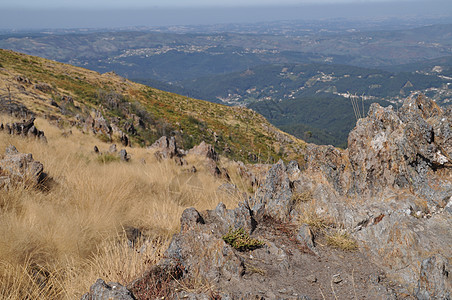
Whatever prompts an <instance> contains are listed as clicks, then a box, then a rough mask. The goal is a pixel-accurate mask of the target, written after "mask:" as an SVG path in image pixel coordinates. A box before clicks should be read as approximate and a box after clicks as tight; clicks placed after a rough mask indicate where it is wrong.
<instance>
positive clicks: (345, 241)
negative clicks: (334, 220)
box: [325, 229, 358, 251]
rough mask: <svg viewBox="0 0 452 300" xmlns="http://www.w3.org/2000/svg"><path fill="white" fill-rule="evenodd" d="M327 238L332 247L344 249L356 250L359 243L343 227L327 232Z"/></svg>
mask: <svg viewBox="0 0 452 300" xmlns="http://www.w3.org/2000/svg"><path fill="white" fill-rule="evenodd" d="M325 238H326V242H327V244H328V245H329V246H330V247H333V248H336V249H340V250H343V251H355V250H357V249H358V243H357V242H356V241H355V240H353V239H352V238H351V237H350V235H349V234H348V233H347V232H345V231H343V230H341V229H336V230H331V231H329V232H327V233H326V235H325Z"/></svg>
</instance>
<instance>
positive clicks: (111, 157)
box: [97, 153, 119, 164]
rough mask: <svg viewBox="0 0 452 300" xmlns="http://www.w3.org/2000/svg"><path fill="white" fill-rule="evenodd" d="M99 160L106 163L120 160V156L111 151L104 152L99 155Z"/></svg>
mask: <svg viewBox="0 0 452 300" xmlns="http://www.w3.org/2000/svg"><path fill="white" fill-rule="evenodd" d="M97 161H98V162H100V163H102V164H106V163H110V162H114V161H119V157H118V156H117V155H115V154H111V153H102V154H100V155H99V156H98V157H97Z"/></svg>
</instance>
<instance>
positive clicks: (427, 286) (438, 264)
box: [416, 254, 452, 300]
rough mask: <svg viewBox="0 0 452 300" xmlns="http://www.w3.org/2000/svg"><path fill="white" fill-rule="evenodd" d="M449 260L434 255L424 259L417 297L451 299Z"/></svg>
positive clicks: (451, 283)
mask: <svg viewBox="0 0 452 300" xmlns="http://www.w3.org/2000/svg"><path fill="white" fill-rule="evenodd" d="M451 276H452V274H451V269H450V265H449V261H448V260H447V258H445V257H443V256H442V255H438V254H437V255H434V256H431V257H429V258H427V259H425V260H423V261H422V264H421V271H420V278H419V286H418V288H417V289H416V297H417V299H419V300H427V299H451V297H452V278H451Z"/></svg>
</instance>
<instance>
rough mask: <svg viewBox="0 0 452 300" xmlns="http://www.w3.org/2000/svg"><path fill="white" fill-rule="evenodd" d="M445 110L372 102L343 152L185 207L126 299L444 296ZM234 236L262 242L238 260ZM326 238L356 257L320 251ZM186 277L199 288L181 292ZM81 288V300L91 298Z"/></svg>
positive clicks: (282, 168) (324, 152) (450, 237)
mask: <svg viewBox="0 0 452 300" xmlns="http://www.w3.org/2000/svg"><path fill="white" fill-rule="evenodd" d="M450 112H451V110H450V108H440V107H439V106H437V105H436V104H435V103H434V102H433V101H430V100H428V99H426V98H425V97H418V98H417V99H410V100H407V101H406V102H405V103H404V105H403V107H402V108H401V109H400V110H398V111H394V109H393V108H392V107H387V108H382V107H380V106H378V105H373V106H372V107H371V109H370V111H369V114H368V116H367V117H366V118H364V119H361V120H359V121H358V123H357V125H356V127H355V129H354V130H353V131H352V132H351V133H350V136H349V148H348V149H347V150H345V151H344V150H339V149H336V148H333V147H331V146H316V145H308V147H307V151H306V155H305V162H304V163H302V164H301V165H299V164H297V163H296V162H290V163H289V164H288V165H286V164H284V163H283V162H282V161H280V162H279V163H277V164H275V165H273V166H272V167H271V168H270V170H269V171H268V172H267V174H266V176H265V179H264V181H263V182H262V183H261V184H260V186H259V188H258V190H257V192H256V194H255V195H254V196H253V197H250V198H245V199H244V200H243V201H242V202H241V203H240V204H239V206H238V207H236V208H234V209H227V208H226V207H225V206H224V205H223V204H221V203H220V204H219V205H218V206H217V208H216V209H214V210H211V211H203V212H198V211H197V210H195V209H194V208H189V209H187V210H185V211H184V213H183V214H182V217H181V230H180V233H179V234H177V235H175V236H174V237H173V239H172V242H171V244H170V246H169V248H168V249H167V251H166V253H165V256H164V259H163V260H162V261H161V262H160V263H159V264H158V265H156V266H155V267H154V268H153V269H151V270H149V271H148V272H147V273H145V274H144V275H143V276H142V277H141V278H139V279H137V280H135V281H134V282H132V283H130V284H129V285H128V286H127V289H125V290H126V291H127V293H130V295H132V296H131V297H135V299H154V298H156V297H162V296H164V297H170V298H174V299H181V298H189V299H208V298H214V299H251V298H253V299H254V298H255V299H320V296H322V297H323V298H325V295H327V296H326V297H327V298H333V297H335V298H336V299H346V298H350V297H354V298H355V299H363V298H368V299H413V298H415V299H450V298H451V290H452V284H451V282H452V280H451V278H450V271H451V269H450V259H451V257H452V253H451V247H450V245H452V232H451V231H450V228H452V227H451V225H452V224H451V223H452V218H451V215H452V184H451V166H452V165H451V157H452V152H451V150H452V147H451V140H452V139H451V122H452V117H451V114H450ZM247 172H248V173H251V171H250V170H247ZM307 216H308V218H307ZM309 217H310V218H311V220H309ZM313 220H319V223H320V224H321V226H323V227H328V229H326V230H325V229H323V230H319V229H318V228H317V227H316V225H315V223H314V222H312V221H313ZM234 230H242V231H243V232H244V234H246V235H249V236H250V238H255V239H257V240H259V241H260V242H262V244H261V245H260V246H259V247H257V249H254V248H253V249H248V251H243V249H242V251H239V250H238V249H236V248H234V247H233V246H231V245H229V244H228V243H226V239H225V237H226V236H227V235H228V234H231V232H235V231H234ZM329 231H336V232H342V233H344V234H346V235H349V236H350V237H352V238H353V239H354V240H356V241H357V243H358V247H359V250H358V251H356V252H347V251H342V250H334V249H332V248H331V247H330V246H325V245H326V244H328V236H326V235H327V234H328V232H329ZM346 235H344V236H346ZM248 241H249V240H248ZM194 280H195V281H197V282H198V283H199V282H203V285H202V286H203V287H204V290H203V289H200V285H199V284H197V287H198V289H193V288H192V289H187V288H185V289H184V288H181V284H180V283H181V282H182V283H184V284H185V287H186V285H187V284H189V283H193V282H194ZM187 282H188V283H187ZM96 284H97V286H99V283H96ZM192 285H193V284H192ZM206 286H207V288H206ZM182 287H183V285H182ZM96 288H97V287H96ZM93 290H96V289H93V288H92V291H93ZM92 291H91V292H90V293H89V294H87V295H86V296H85V297H92V299H97V298H96V294H95V293H93V292H92ZM188 291H191V292H188ZM350 295H353V296H350ZM124 297H125V296H124ZM86 299H91V298H86ZM118 299H128V298H118Z"/></svg>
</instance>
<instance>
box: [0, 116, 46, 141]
mask: <svg viewBox="0 0 452 300" xmlns="http://www.w3.org/2000/svg"><path fill="white" fill-rule="evenodd" d="M34 122H35V118H34V117H33V118H31V119H30V120H28V121H24V122H15V123H6V124H3V123H0V131H3V130H4V131H6V132H7V133H8V134H14V135H22V136H29V137H36V138H39V139H40V140H42V141H47V139H46V137H45V135H44V132H43V131H41V130H38V129H37V128H36V126H35V124H34Z"/></svg>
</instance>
